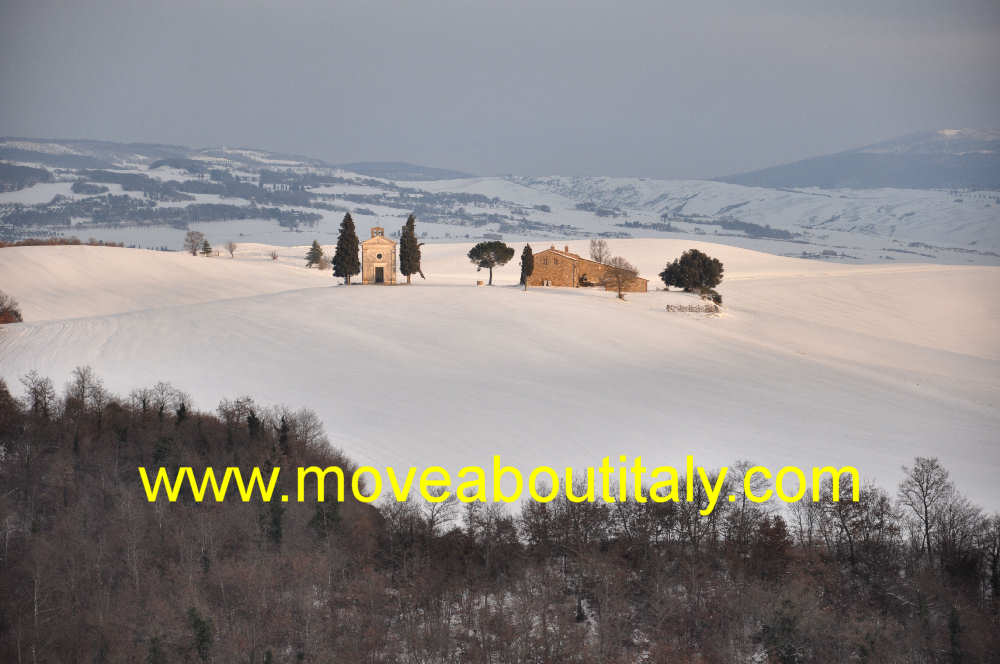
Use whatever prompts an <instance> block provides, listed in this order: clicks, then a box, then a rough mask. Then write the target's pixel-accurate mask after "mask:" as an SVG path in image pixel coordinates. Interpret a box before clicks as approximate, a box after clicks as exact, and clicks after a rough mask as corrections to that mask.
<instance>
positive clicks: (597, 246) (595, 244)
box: [590, 238, 611, 263]
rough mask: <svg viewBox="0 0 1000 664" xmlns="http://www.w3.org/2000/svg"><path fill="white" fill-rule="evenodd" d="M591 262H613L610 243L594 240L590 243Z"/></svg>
mask: <svg viewBox="0 0 1000 664" xmlns="http://www.w3.org/2000/svg"><path fill="white" fill-rule="evenodd" d="M590 260H592V261H597V262H598V263H607V262H608V261H610V260H611V249H609V248H608V241H607V240H602V239H598V238H593V239H592V240H591V241H590Z"/></svg>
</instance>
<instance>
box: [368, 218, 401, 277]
mask: <svg viewBox="0 0 1000 664" xmlns="http://www.w3.org/2000/svg"><path fill="white" fill-rule="evenodd" d="M361 283H362V284H395V283H396V243H395V242H393V241H392V240H390V239H389V238H387V237H386V236H385V229H384V228H382V227H381V226H375V227H373V228H372V236H371V237H370V238H368V239H367V240H365V241H364V242H362V243H361Z"/></svg>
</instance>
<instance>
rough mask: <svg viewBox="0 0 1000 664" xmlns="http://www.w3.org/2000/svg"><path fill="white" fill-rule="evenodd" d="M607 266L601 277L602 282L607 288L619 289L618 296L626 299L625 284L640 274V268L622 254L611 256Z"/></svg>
mask: <svg viewBox="0 0 1000 664" xmlns="http://www.w3.org/2000/svg"><path fill="white" fill-rule="evenodd" d="M605 265H607V267H606V268H605V269H604V274H603V275H602V278H601V284H602V285H603V286H604V287H605V288H615V289H616V290H617V291H618V298H619V299H621V300H624V299H625V292H624V289H625V285H626V284H627V283H628V282H630V281H632V280H633V279H635V278H636V277H637V276H639V270H637V269H636V268H635V266H634V265H632V264H631V263H629V262H628V261H627V260H625V259H624V258H622V257H621V256H614V257H613V258H609V259H608V261H607V263H605Z"/></svg>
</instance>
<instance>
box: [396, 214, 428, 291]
mask: <svg viewBox="0 0 1000 664" xmlns="http://www.w3.org/2000/svg"><path fill="white" fill-rule="evenodd" d="M416 223H417V219H416V217H414V216H413V215H412V214H411V215H410V216H409V217H408V218H407V220H406V224H405V225H404V226H403V230H402V233H401V234H400V237H399V271H400V272H401V273H403V274H405V275H406V283H410V275H412V274H419V275H420V278H421V279H423V278H424V273H423V271H422V270H421V269H420V243H419V242H417V231H416V230H415V228H414V226H415V224H416Z"/></svg>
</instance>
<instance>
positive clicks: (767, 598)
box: [0, 368, 1000, 664]
mask: <svg viewBox="0 0 1000 664" xmlns="http://www.w3.org/2000/svg"><path fill="white" fill-rule="evenodd" d="M312 464H318V465H323V466H325V465H330V464H337V465H341V466H342V467H345V468H349V461H347V460H346V459H344V458H343V457H342V456H341V455H339V454H338V453H336V452H335V451H333V450H331V448H330V447H329V445H328V443H327V442H326V439H325V437H324V433H323V428H322V426H321V424H320V422H319V421H318V420H317V418H316V417H315V416H314V415H312V414H311V413H309V412H308V411H298V412H292V411H285V410H280V409H275V408H262V407H259V406H257V405H256V404H255V403H254V402H253V400H252V399H249V398H238V399H233V400H227V401H224V402H223V403H222V404H220V405H219V407H218V410H217V412H216V413H204V412H196V411H193V410H192V409H191V407H190V402H189V399H188V398H187V397H186V396H185V395H184V394H183V393H182V392H180V391H178V390H177V389H175V388H173V387H171V386H170V385H166V384H163V383H161V384H158V385H155V386H153V387H151V388H147V389H137V390H134V391H133V392H132V393H130V394H129V395H128V396H126V397H122V396H115V395H112V394H109V393H108V392H107V391H106V390H105V389H104V388H103V387H102V385H101V382H100V380H99V379H98V378H97V377H95V376H94V375H93V374H92V372H90V371H89V370H88V369H86V368H83V369H78V370H77V371H76V372H75V373H74V374H73V376H72V378H71V380H70V381H69V383H68V384H67V385H66V387H65V389H64V390H63V391H61V392H57V390H56V389H55V388H54V386H53V383H52V382H51V381H50V380H49V379H47V378H44V377H41V376H38V375H35V374H30V375H28V376H25V377H24V379H23V381H22V385H16V386H8V385H5V384H3V383H2V382H0V512H2V535H3V538H2V549H0V598H2V599H0V661H4V662H18V663H21V662H148V663H151V664H158V663H162V662H247V663H252V664H257V663H262V662H271V663H274V662H333V661H337V662H367V663H376V662H412V663H418V662H419V663H435V662H483V663H487V662H488V663H519V662H537V663H543V662H580V663H591V662H592V663H595V664H596V663H607V662H636V661H648V662H665V661H670V662H737V661H740V662H746V661H757V662H763V661H767V662H781V663H785V662H848V661H851V662H921V663H923V662H989V661H994V662H995V661H997V653H998V652H1000V622H998V610H1000V517H998V516H996V515H993V516H990V515H987V514H984V513H983V512H982V511H981V510H980V509H979V508H977V507H976V506H974V505H972V504H970V502H969V501H968V500H966V499H965V498H964V497H963V496H962V495H961V492H960V491H959V490H958V489H957V488H956V487H955V486H953V485H952V483H951V482H950V481H949V480H948V477H947V472H946V471H945V469H943V468H941V467H940V466H939V465H938V464H937V463H936V462H935V461H934V460H929V459H917V460H915V461H914V462H913V463H912V464H910V467H909V468H908V473H907V476H906V479H905V480H904V482H903V483H902V484H901V486H900V487H898V488H895V487H894V488H893V489H892V490H891V491H887V490H884V489H882V488H879V487H875V486H866V487H865V488H864V490H863V491H862V500H861V501H860V502H859V503H851V502H841V503H836V504H834V503H819V504H805V503H803V504H802V505H801V506H800V507H799V508H797V509H794V510H788V509H784V508H779V506H777V505H769V504H764V505H757V504H754V503H751V502H749V501H747V500H744V499H742V497H741V499H739V500H737V501H736V502H733V503H729V502H726V501H722V502H721V503H720V505H719V507H718V509H716V510H715V511H714V512H713V513H712V514H711V515H710V516H707V517H703V516H700V515H699V513H698V510H699V508H700V505H698V504H684V503H681V504H673V503H664V504H655V503H646V504H639V503H626V504H614V505H606V504H603V503H593V504H588V503H582V504H573V503H568V502H554V503H549V504H545V505H542V504H536V503H530V504H526V505H525V506H524V507H523V508H521V509H520V510H518V511H510V510H506V509H503V508H501V507H498V506H494V505H490V506H486V505H476V506H473V507H466V506H464V505H463V506H460V505H457V504H454V503H444V504H439V505H429V504H427V503H424V502H423V501H420V502H415V503H412V504H396V503H392V504H389V503H386V504H384V505H380V506H379V507H377V508H376V507H371V506H368V505H362V504H359V503H356V502H345V503H343V504H337V503H335V502H327V503H322V504H317V503H308V502H307V503H301V504H300V503H296V502H288V503H284V504H282V503H280V502H277V501H275V502H272V503H270V504H263V503H243V502H241V501H238V500H230V501H227V502H224V503H221V504H217V503H214V502H212V503H207V502H206V503H203V504H197V503H194V502H192V501H190V500H181V501H179V502H177V503H173V504H171V503H167V502H165V501H161V502H158V503H155V504H151V503H149V502H147V500H146V498H145V496H144V494H143V490H142V487H141V484H140V482H139V480H138V477H137V472H136V468H137V466H140V465H144V466H154V467H155V466H166V467H168V468H176V467H177V466H181V465H190V466H193V467H195V468H196V469H201V468H204V467H206V466H209V465H213V466H230V465H234V466H241V467H248V468H249V467H251V466H261V467H268V466H282V467H291V466H299V465H312ZM740 467H745V466H740V464H737V465H736V469H737V472H735V473H734V474H735V475H736V476H737V477H738V475H739V472H738V469H739V468H740ZM282 477H283V479H284V481H285V482H288V483H289V486H282V487H281V490H284V491H285V492H287V493H293V492H294V487H292V486H291V483H292V482H293V481H294V474H293V473H285V474H283V475H282ZM696 485H699V484H697V483H696ZM729 490H733V491H735V492H736V493H737V494H738V493H739V490H738V487H736V485H735V484H734V488H733V489H727V491H729ZM348 495H349V492H348Z"/></svg>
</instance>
